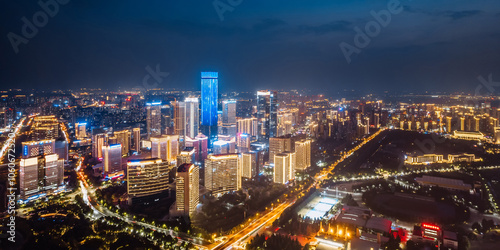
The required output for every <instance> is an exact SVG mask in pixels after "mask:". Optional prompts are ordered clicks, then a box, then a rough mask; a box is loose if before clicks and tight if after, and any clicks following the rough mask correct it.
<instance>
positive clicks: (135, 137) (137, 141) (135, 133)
mask: <svg viewBox="0 0 500 250" xmlns="http://www.w3.org/2000/svg"><path fill="white" fill-rule="evenodd" d="M130 141H131V146H130V148H131V150H133V151H135V152H139V151H141V128H133V129H132V138H131V140H130Z"/></svg>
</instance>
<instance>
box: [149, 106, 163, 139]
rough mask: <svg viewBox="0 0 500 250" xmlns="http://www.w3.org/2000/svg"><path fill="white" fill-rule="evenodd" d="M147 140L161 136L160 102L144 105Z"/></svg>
mask: <svg viewBox="0 0 500 250" xmlns="http://www.w3.org/2000/svg"><path fill="white" fill-rule="evenodd" d="M146 109H147V116H146V123H147V129H148V139H149V138H151V137H153V136H159V135H161V102H149V103H146Z"/></svg>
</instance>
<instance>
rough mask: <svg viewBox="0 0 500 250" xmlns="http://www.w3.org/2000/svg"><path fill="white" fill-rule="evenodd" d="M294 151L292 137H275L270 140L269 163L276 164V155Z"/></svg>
mask: <svg viewBox="0 0 500 250" xmlns="http://www.w3.org/2000/svg"><path fill="white" fill-rule="evenodd" d="M286 151H290V152H291V151H292V138H291V137H290V136H282V137H274V138H270V139H269V163H274V155H275V154H279V153H283V152H286Z"/></svg>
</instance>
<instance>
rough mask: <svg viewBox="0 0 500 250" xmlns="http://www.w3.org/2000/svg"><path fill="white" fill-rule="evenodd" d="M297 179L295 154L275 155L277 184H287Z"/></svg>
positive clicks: (274, 176) (274, 177)
mask: <svg viewBox="0 0 500 250" xmlns="http://www.w3.org/2000/svg"><path fill="white" fill-rule="evenodd" d="M294 178H295V153H292V152H284V153H279V154H276V155H274V175H273V179H274V182H275V183H280V184H286V183H288V181H290V180H293V179H294Z"/></svg>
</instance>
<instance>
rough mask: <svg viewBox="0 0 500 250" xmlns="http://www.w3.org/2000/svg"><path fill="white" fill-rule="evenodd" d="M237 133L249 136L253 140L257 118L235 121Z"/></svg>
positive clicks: (256, 129)
mask: <svg viewBox="0 0 500 250" xmlns="http://www.w3.org/2000/svg"><path fill="white" fill-rule="evenodd" d="M237 128H238V129H237V133H243V134H249V135H250V136H251V137H252V140H253V138H256V137H257V134H258V122H257V118H245V119H239V120H238V121H237Z"/></svg>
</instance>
